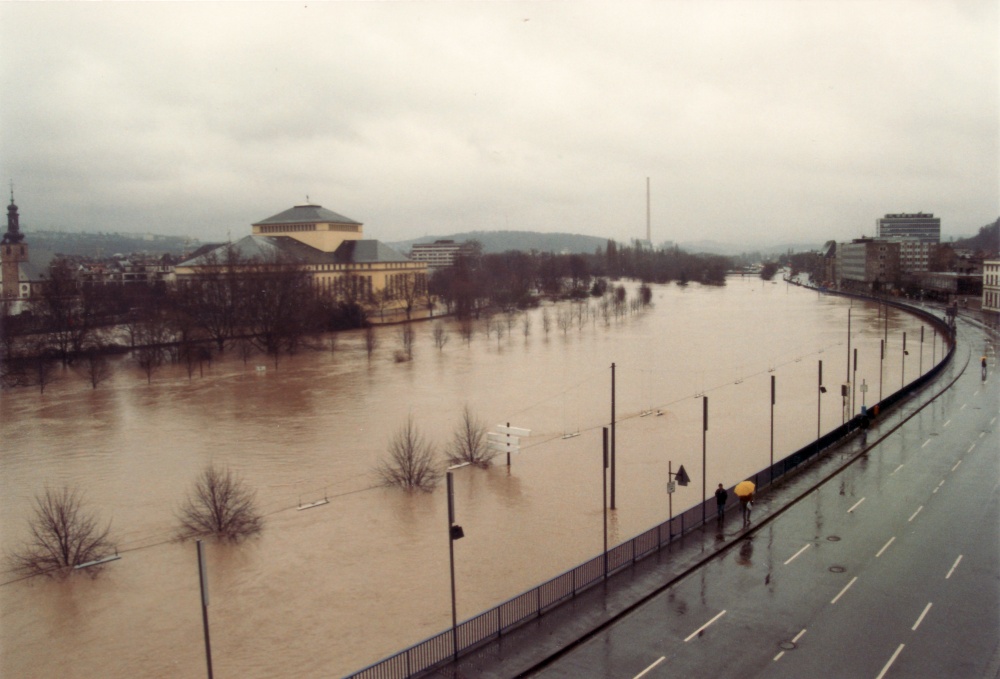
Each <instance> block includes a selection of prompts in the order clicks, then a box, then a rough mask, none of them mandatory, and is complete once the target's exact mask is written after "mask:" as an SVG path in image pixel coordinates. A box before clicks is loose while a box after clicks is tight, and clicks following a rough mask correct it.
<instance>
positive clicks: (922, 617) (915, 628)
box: [912, 602, 931, 632]
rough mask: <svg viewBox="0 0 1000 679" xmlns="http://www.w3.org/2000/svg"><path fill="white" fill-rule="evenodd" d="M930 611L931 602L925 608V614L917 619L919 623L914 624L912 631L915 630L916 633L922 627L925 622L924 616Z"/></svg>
mask: <svg viewBox="0 0 1000 679" xmlns="http://www.w3.org/2000/svg"><path fill="white" fill-rule="evenodd" d="M929 610H931V603H930V602H928V603H927V606H925V607H924V612H923V613H921V614H920V617H919V618H917V621H916V622H915V623H913V628H912V629H913V631H914V632H916V631H917V628H918V627H920V623H922V622H923V621H924V616H925V615H927V611H929Z"/></svg>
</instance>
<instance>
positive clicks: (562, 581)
mask: <svg viewBox="0 0 1000 679" xmlns="http://www.w3.org/2000/svg"><path fill="white" fill-rule="evenodd" d="M879 301H882V300H879ZM893 306H899V307H900V308H905V309H906V310H907V311H909V312H911V313H914V314H916V315H919V316H922V317H924V318H926V319H927V320H929V321H930V322H931V323H932V324H934V325H936V326H937V327H938V329H939V330H941V331H942V332H943V333H945V334H946V336H947V337H948V338H949V350H948V352H947V354H946V355H945V356H944V357H943V358H942V359H941V361H940V362H939V363H938V364H937V365H935V366H933V367H932V368H931V369H930V370H928V371H927V372H926V373H924V374H923V375H921V376H920V377H918V378H917V379H916V380H914V381H912V382H910V383H909V384H907V385H906V386H905V387H903V388H902V389H900V390H899V391H897V392H895V393H893V394H890V395H889V396H887V397H886V398H885V399H883V400H882V401H880V402H879V403H878V404H873V406H874V407H877V408H878V410H879V411H881V412H882V413H885V411H886V409H887V408H889V407H891V406H892V405H894V404H896V403H898V402H899V401H901V400H902V399H904V398H906V397H907V396H909V395H910V394H912V393H913V392H915V391H916V390H918V389H920V388H921V387H923V386H924V385H925V384H927V383H928V382H930V381H931V380H932V379H934V378H935V377H937V375H938V374H939V373H940V372H941V371H942V370H944V367H945V366H946V365H947V364H948V362H949V361H950V360H951V358H952V356H953V354H954V352H955V341H954V334H953V331H952V330H951V329H950V328H949V327H948V326H947V324H946V323H945V322H944V321H943V320H941V319H940V318H938V317H936V316H934V315H933V314H931V313H928V312H924V311H922V310H920V309H914V308H912V307H906V306H904V305H901V304H893ZM860 426H861V416H860V415H859V416H856V417H854V418H852V419H851V420H849V421H848V422H846V423H845V424H842V425H841V426H839V427H837V428H836V429H834V430H832V431H830V432H828V433H826V434H825V435H824V436H822V437H821V438H819V439H818V440H816V441H813V442H812V443H809V444H807V445H805V446H803V447H802V448H800V449H799V450H797V451H795V452H794V453H792V454H790V455H788V456H786V457H785V458H783V459H782V460H779V461H778V462H775V463H774V465H773V466H768V467H765V468H764V469H761V470H760V471H758V472H757V473H756V474H754V475H752V476H750V477H748V479H752V480H753V481H754V483H755V485H756V486H757V488H758V489H762V488H766V487H768V486H770V485H772V483H773V482H774V481H777V480H779V479H781V478H783V477H785V476H786V475H788V474H791V473H793V472H795V471H797V470H799V468H800V467H801V466H802V465H803V464H804V463H806V462H809V461H811V460H813V459H815V458H816V457H817V456H818V455H819V454H820V453H822V452H823V451H824V450H826V449H827V448H829V447H830V446H831V445H832V444H834V443H836V442H837V441H839V440H840V439H842V438H844V437H845V436H847V435H849V434H851V433H852V432H854V431H855V430H856V429H858V428H859V427H860ZM733 488H735V485H734V486H732V487H730V488H728V489H727V490H728V491H729V497H731V498H735V497H736V494H735V493H734V492H733ZM738 502H739V500H734V501H731V502H729V503H728V504H727V505H726V509H727V510H728V509H729V508H731V507H734V506H735V505H736V504H738ZM703 517H711V518H710V519H709V520H708V521H714V520H715V517H716V507H715V498H714V497H712V498H709V499H707V500H706V501H705V502H704V503H701V502H699V503H698V504H696V505H695V506H693V507H690V508H689V509H687V510H685V511H684V512H682V513H681V514H678V515H677V516H674V517H673V518H671V519H670V520H668V521H664V522H663V523H661V524H659V525H657V526H655V527H653V528H650V529H649V530H647V531H645V532H643V533H640V534H639V535H637V536H635V537H633V538H631V539H630V540H626V541H625V542H622V543H621V544H619V545H617V546H615V547H612V548H610V549H609V550H608V552H607V554H599V555H597V556H595V557H594V558H592V559H590V560H588V561H585V562H584V563H582V564H580V565H579V566H576V567H575V568H572V569H571V570H568V571H565V572H564V573H561V574H559V575H557V576H555V577H554V578H552V579H551V580H548V581H546V582H544V583H542V584H540V585H538V586H537V587H535V588H533V589H530V590H528V591H526V592H524V593H522V594H518V595H517V596H515V597H513V598H511V599H508V600H507V601H504V602H503V603H501V604H500V605H498V606H495V607H494V608H491V609H489V610H488V611H485V612H483V613H480V614H479V615H476V616H475V617H473V618H470V619H469V620H466V621H465V622H463V623H460V624H459V625H458V627H457V628H456V629H455V630H454V634H455V635H457V644H456V643H455V641H456V639H455V637H453V636H452V634H453V630H450V629H449V630H446V631H444V632H441V633H440V634H437V635H435V636H433V637H430V638H429V639H425V640H424V641H421V642H419V643H417V644H414V645H413V646H410V647H409V648H407V649H404V650H402V651H400V652H399V653H397V654H395V655H393V656H390V657H388V658H385V659H384V660H380V661H379V662H377V663H375V664H373V665H369V666H368V667H366V668H364V669H362V670H359V671H358V672H355V673H354V674H351V675H349V676H348V677H347V678H346V679H409V678H410V677H416V676H419V675H420V674H422V673H424V672H427V671H428V670H431V669H434V668H436V667H439V666H441V665H443V664H445V663H447V662H451V661H452V660H454V658H455V653H456V649H457V653H458V654H459V655H462V654H464V653H467V652H469V651H471V650H474V649H476V648H478V647H480V646H482V645H484V644H487V643H489V642H491V641H494V640H496V639H499V638H500V637H501V636H503V635H504V634H505V633H507V632H509V631H510V630H512V629H513V628H515V627H517V626H519V625H521V624H523V623H525V622H527V621H528V620H531V619H534V618H537V617H539V616H541V615H543V614H544V613H545V612H546V611H547V610H549V609H551V608H553V607H555V606H558V605H559V604H561V603H563V602H564V601H566V600H568V599H572V598H573V597H575V596H576V595H577V594H579V593H580V592H582V591H584V590H586V589H588V588H589V587H591V586H593V585H594V584H596V583H598V582H600V581H602V580H605V579H607V578H608V577H610V576H611V575H612V574H614V573H615V572H617V571H619V570H623V569H625V568H627V567H629V566H631V565H633V564H634V563H635V562H636V561H638V560H640V559H642V558H644V557H646V556H649V555H650V554H653V553H655V552H658V551H659V550H660V549H662V548H663V547H665V546H666V545H669V544H670V543H671V542H673V541H674V540H676V539H677V538H679V537H681V536H683V535H685V534H686V533H688V532H690V531H692V530H694V529H696V528H699V527H700V526H702V524H703V523H707V522H708V521H703Z"/></svg>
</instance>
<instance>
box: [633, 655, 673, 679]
mask: <svg viewBox="0 0 1000 679" xmlns="http://www.w3.org/2000/svg"><path fill="white" fill-rule="evenodd" d="M666 659H667V658H666V656H662V655H661V656H660V659H659V660H657V661H656V662H655V663H653V664H652V665H650V666H649V667H647V668H646V669H644V670H643V671H642V672H639V674H637V675H635V679H640V677H644V676H646V673H647V672H650V671H652V669H653V668H654V667H656V666H657V665H659V664H660V663H661V662H663V661H664V660H666Z"/></svg>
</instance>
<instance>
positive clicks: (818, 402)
mask: <svg viewBox="0 0 1000 679" xmlns="http://www.w3.org/2000/svg"><path fill="white" fill-rule="evenodd" d="M817 387H819V388H818V389H817V391H816V445H817V446H819V432H820V413H821V412H822V408H821V406H822V404H823V401H822V398H821V397H822V396H823V394H825V393H826V387H824V386H823V361H820V362H819V381H818V382H817Z"/></svg>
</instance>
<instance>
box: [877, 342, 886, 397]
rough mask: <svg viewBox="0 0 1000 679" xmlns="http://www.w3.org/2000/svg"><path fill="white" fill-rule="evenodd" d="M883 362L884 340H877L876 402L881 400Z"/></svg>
mask: <svg viewBox="0 0 1000 679" xmlns="http://www.w3.org/2000/svg"><path fill="white" fill-rule="evenodd" d="M883 363H885V340H884V339H881V340H879V341H878V402H879V403H881V402H882V364H883Z"/></svg>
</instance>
